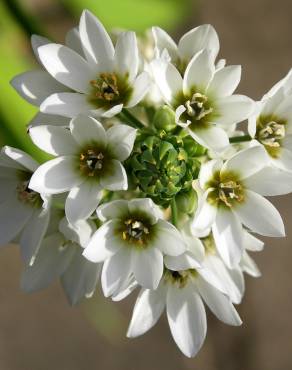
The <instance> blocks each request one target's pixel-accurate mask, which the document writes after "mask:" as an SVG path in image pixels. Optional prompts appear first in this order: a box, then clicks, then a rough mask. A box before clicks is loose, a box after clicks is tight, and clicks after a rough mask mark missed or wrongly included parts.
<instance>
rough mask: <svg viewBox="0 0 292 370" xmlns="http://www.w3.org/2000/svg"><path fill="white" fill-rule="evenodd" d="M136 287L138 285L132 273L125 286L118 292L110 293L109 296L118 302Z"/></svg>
mask: <svg viewBox="0 0 292 370" xmlns="http://www.w3.org/2000/svg"><path fill="white" fill-rule="evenodd" d="M137 287H138V283H137V281H136V280H135V279H134V277H133V275H131V276H130V277H129V279H128V281H127V283H126V284H125V286H123V287H122V288H121V290H120V291H119V292H117V293H116V294H113V295H112V297H111V299H112V301H114V302H119V301H121V300H123V299H125V298H127V297H128V296H129V295H130V294H131V293H132V292H133V291H134V290H135V289H136V288H137Z"/></svg>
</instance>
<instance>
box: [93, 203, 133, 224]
mask: <svg viewBox="0 0 292 370" xmlns="http://www.w3.org/2000/svg"><path fill="white" fill-rule="evenodd" d="M128 213H129V210H128V202H127V201H126V200H123V199H119V200H113V201H112V202H109V203H104V204H102V205H101V206H100V207H98V209H97V216H98V218H99V219H100V220H101V221H103V222H104V221H107V220H110V219H114V218H118V219H120V218H124V217H125V216H127V214H128Z"/></svg>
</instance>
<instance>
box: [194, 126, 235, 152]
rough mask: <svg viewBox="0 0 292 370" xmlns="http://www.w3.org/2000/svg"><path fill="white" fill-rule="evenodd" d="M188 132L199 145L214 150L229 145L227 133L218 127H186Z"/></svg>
mask: <svg viewBox="0 0 292 370" xmlns="http://www.w3.org/2000/svg"><path fill="white" fill-rule="evenodd" d="M187 131H188V133H189V134H190V135H191V136H192V137H193V138H194V139H195V140H196V141H197V142H198V143H199V144H201V145H203V146H205V147H206V148H208V149H213V150H215V151H222V150H223V149H225V148H227V147H228V145H229V139H228V135H227V133H226V132H225V131H224V130H223V129H222V128H220V127H215V126H211V125H210V126H208V127H206V128H196V127H194V128H188V130H187Z"/></svg>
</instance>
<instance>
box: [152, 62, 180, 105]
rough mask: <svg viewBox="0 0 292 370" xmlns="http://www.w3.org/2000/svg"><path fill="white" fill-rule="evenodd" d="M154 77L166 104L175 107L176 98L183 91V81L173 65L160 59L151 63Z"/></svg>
mask: <svg viewBox="0 0 292 370" xmlns="http://www.w3.org/2000/svg"><path fill="white" fill-rule="evenodd" d="M151 67H152V71H153V76H154V79H155V82H156V85H157V86H158V88H159V90H160V92H161V94H162V96H163V98H164V100H165V102H167V103H169V104H171V103H173V104H174V105H175V97H176V95H177V94H179V93H180V92H181V91H182V87H183V79H182V77H181V75H180V73H179V71H178V70H177V69H176V68H175V66H174V65H172V64H171V63H167V62H165V61H162V60H160V59H157V60H154V61H153V62H152V63H151Z"/></svg>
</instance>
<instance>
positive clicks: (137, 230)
mask: <svg viewBox="0 0 292 370" xmlns="http://www.w3.org/2000/svg"><path fill="white" fill-rule="evenodd" d="M124 223H125V225H126V229H125V230H123V231H122V238H123V240H127V241H129V242H130V243H136V244H139V245H144V244H145V242H146V237H147V235H148V234H149V233H150V230H149V228H148V227H147V226H145V225H144V223H143V222H142V221H138V220H133V219H128V220H126V221H125V222H124Z"/></svg>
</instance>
